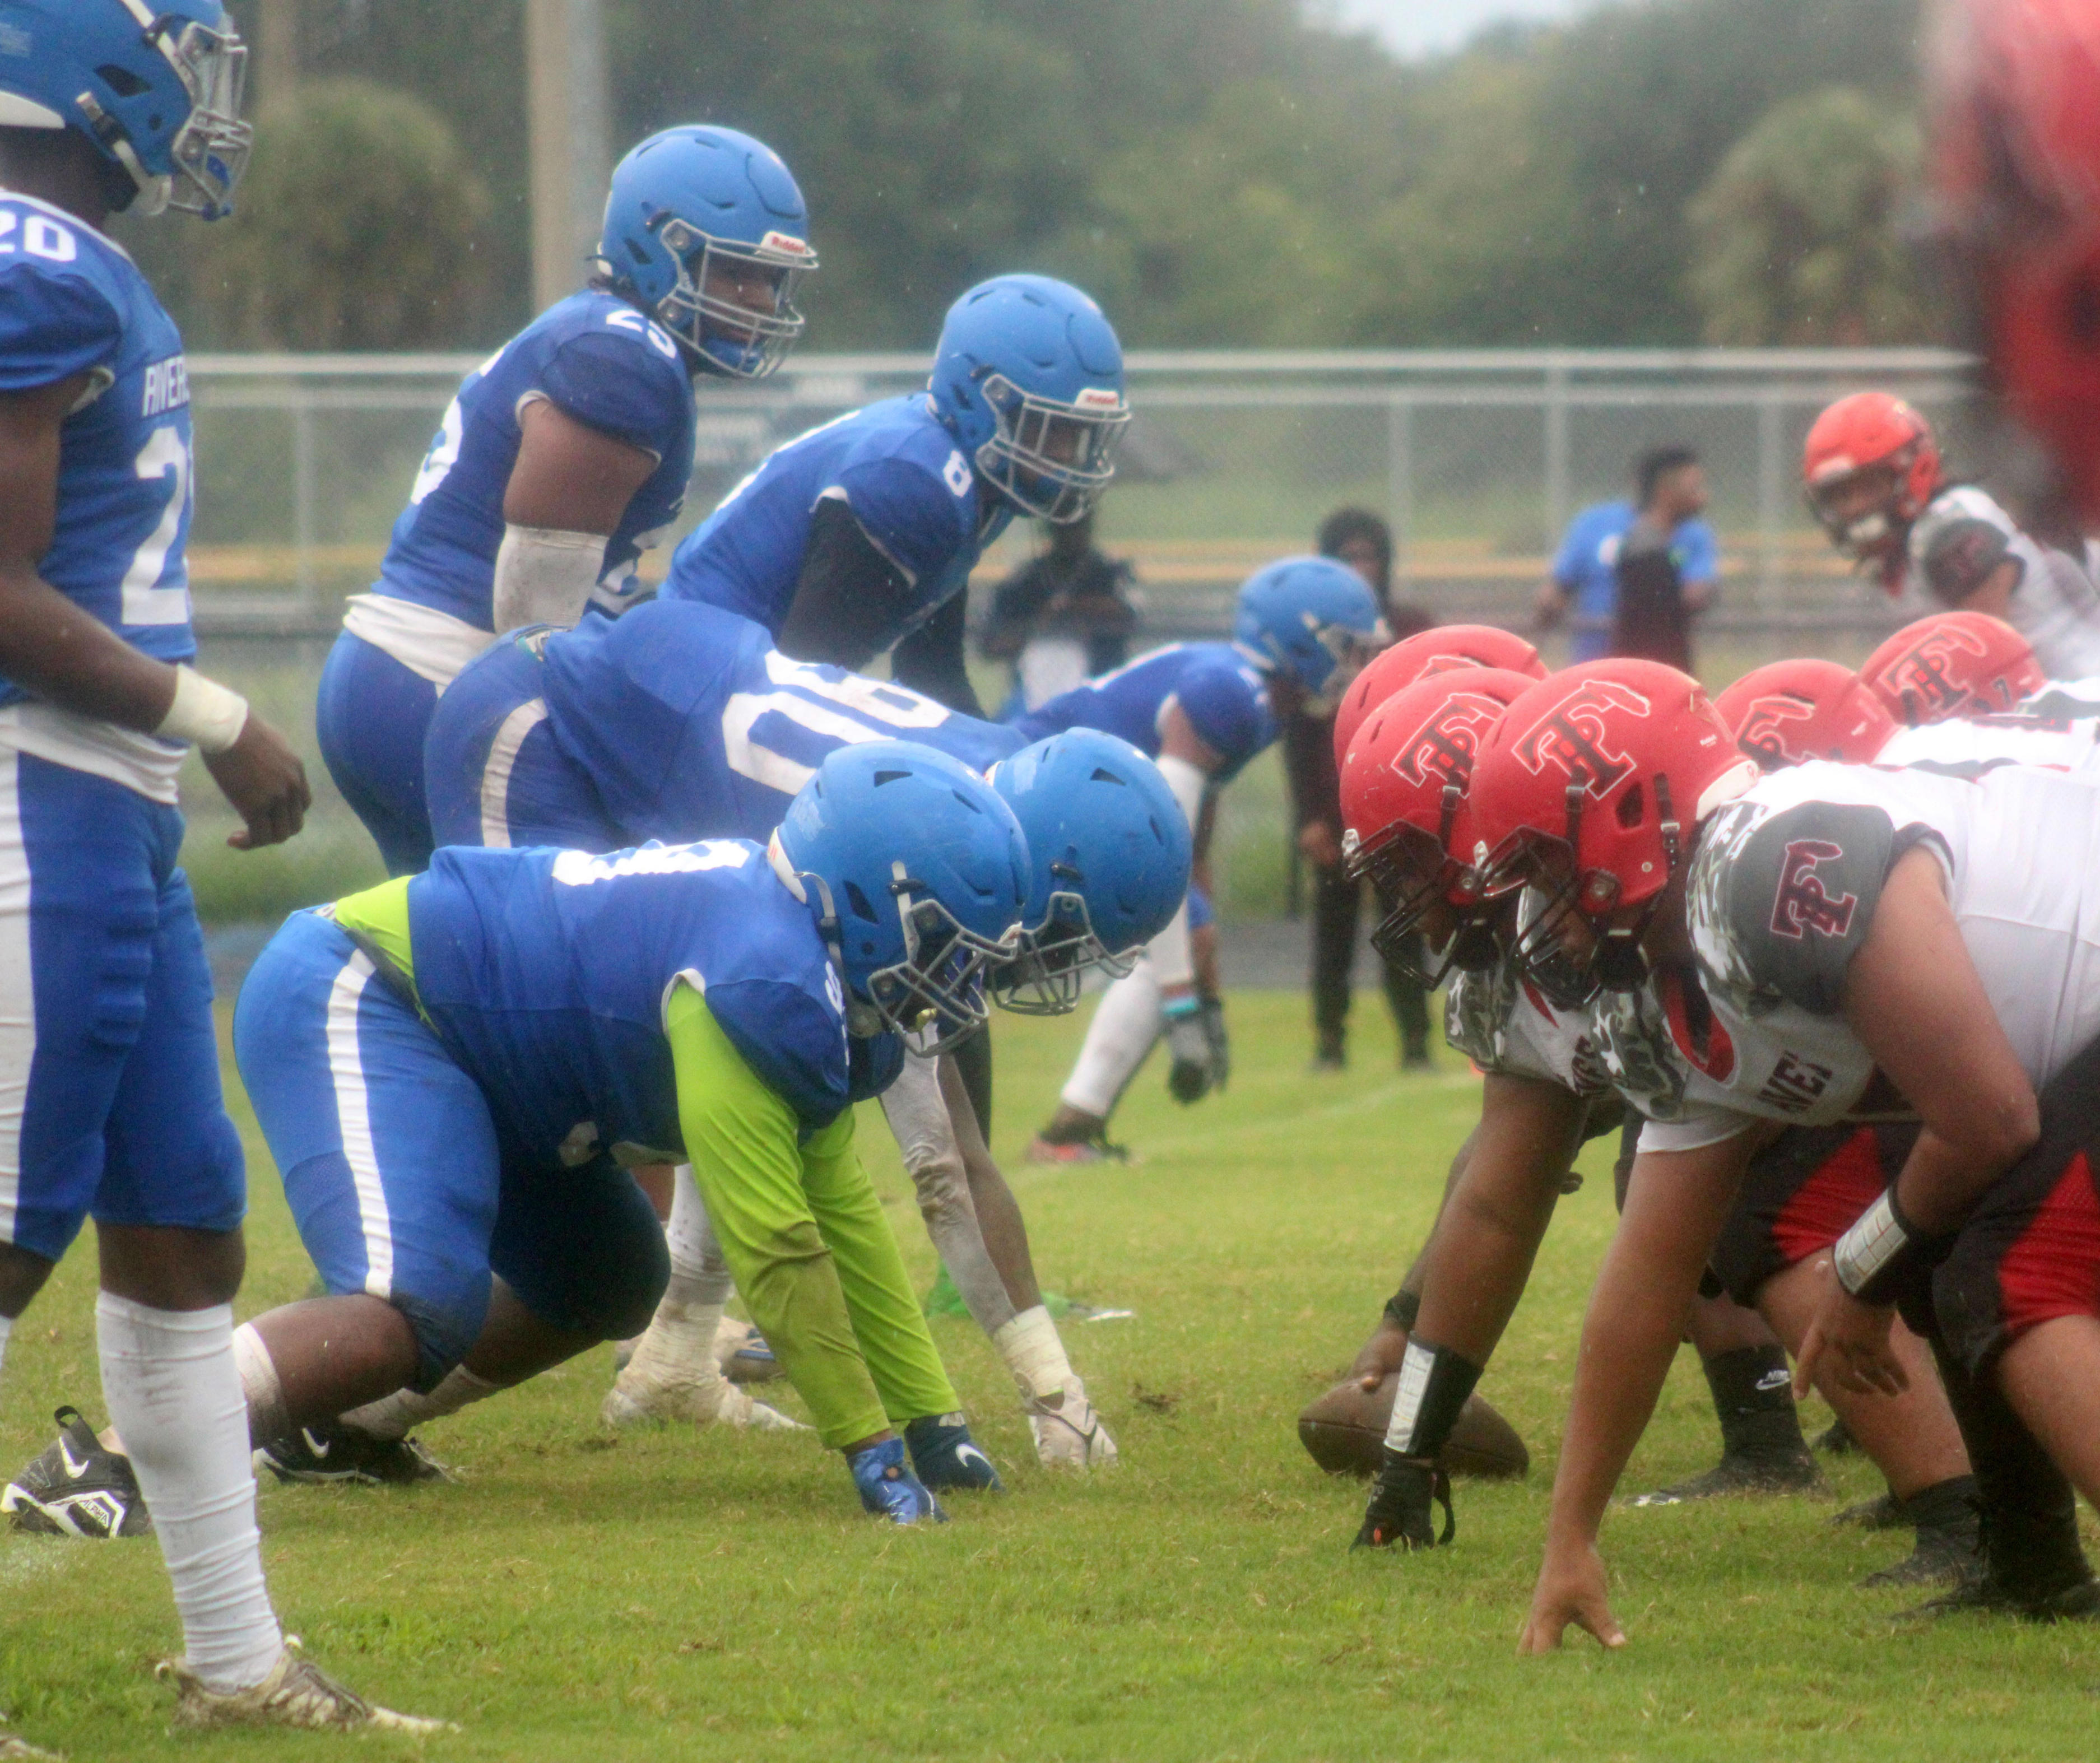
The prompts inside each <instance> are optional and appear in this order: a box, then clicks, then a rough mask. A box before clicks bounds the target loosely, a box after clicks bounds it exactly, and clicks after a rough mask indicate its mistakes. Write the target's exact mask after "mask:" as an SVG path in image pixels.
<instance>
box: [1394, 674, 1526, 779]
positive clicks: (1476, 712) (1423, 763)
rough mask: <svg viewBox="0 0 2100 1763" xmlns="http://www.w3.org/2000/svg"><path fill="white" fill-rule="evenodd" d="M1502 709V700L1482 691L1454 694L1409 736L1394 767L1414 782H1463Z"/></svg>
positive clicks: (1469, 773) (1471, 772)
mask: <svg viewBox="0 0 2100 1763" xmlns="http://www.w3.org/2000/svg"><path fill="white" fill-rule="evenodd" d="M1501 715H1502V706H1501V705H1500V704H1498V703H1496V702H1495V700H1494V699H1492V698H1486V697H1483V696H1482V695H1481V694H1480V693H1478V692H1461V693H1458V694H1454V696H1453V697H1451V698H1449V699H1445V702H1444V703H1441V704H1440V705H1439V706H1438V707H1437V708H1436V713H1435V714H1434V715H1432V716H1431V717H1430V719H1429V720H1428V721H1427V722H1425V723H1423V725H1422V726H1421V727H1420V728H1418V729H1416V730H1415V731H1414V734H1412V735H1410V737H1409V738H1408V741H1407V744H1406V745H1405V746H1404V747H1401V750H1400V751H1399V753H1398V755H1397V756H1396V757H1395V758H1394V760H1393V762H1392V769H1394V770H1395V771H1396V772H1397V773H1398V774H1400V775H1401V777H1403V778H1405V779H1406V780H1407V781H1408V782H1410V783H1412V784H1418V785H1420V784H1427V783H1428V782H1431V781H1432V779H1434V780H1436V781H1438V782H1443V783H1455V784H1459V785H1461V786H1462V785H1463V784H1464V783H1465V782H1466V780H1467V778H1470V777H1471V776H1472V774H1473V760H1474V758H1475V756H1476V755H1477V754H1478V753H1479V752H1480V743H1481V742H1482V741H1483V740H1485V739H1486V738H1487V734H1488V731H1489V729H1492V728H1493V727H1494V725H1495V723H1496V721H1497V719H1498V718H1499V717H1500V716H1501Z"/></svg>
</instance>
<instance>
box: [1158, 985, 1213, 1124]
mask: <svg viewBox="0 0 2100 1763" xmlns="http://www.w3.org/2000/svg"><path fill="white" fill-rule="evenodd" d="M1161 1009H1162V1014H1163V1015H1164V1016H1166V1018H1167V1053H1168V1054H1169V1055H1170V1056H1171V1058H1172V1060H1173V1061H1174V1063H1173V1064H1172V1065H1171V1067H1170V1068H1169V1069H1168V1071H1167V1093H1168V1094H1169V1095H1171V1096H1172V1097H1173V1098H1174V1100H1176V1101H1177V1102H1182V1103H1188V1102H1200V1101H1202V1100H1203V1098H1204V1096H1205V1095H1207V1093H1208V1092H1209V1091H1210V1087H1211V1038H1210V1036H1209V1035H1208V1034H1206V1033H1205V1032H1204V1029H1203V1014H1202V1003H1200V1001H1199V1000H1198V998H1197V997H1196V994H1194V993H1193V992H1190V993H1188V994H1185V995H1184V996H1182V997H1180V998H1168V999H1167V1002H1166V1003H1165V1004H1164V1005H1162V1007H1161Z"/></svg>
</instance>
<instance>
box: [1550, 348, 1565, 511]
mask: <svg viewBox="0 0 2100 1763" xmlns="http://www.w3.org/2000/svg"><path fill="white" fill-rule="evenodd" d="M1567 524H1568V364H1567V363H1565V362H1564V361H1555V362H1552V363H1551V364H1548V366H1547V368H1546V549H1548V550H1551V549H1552V548H1553V545H1554V544H1555V541H1556V540H1558V539H1559V538H1560V529H1561V528H1562V527H1564V526H1566V525H1567Z"/></svg>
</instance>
